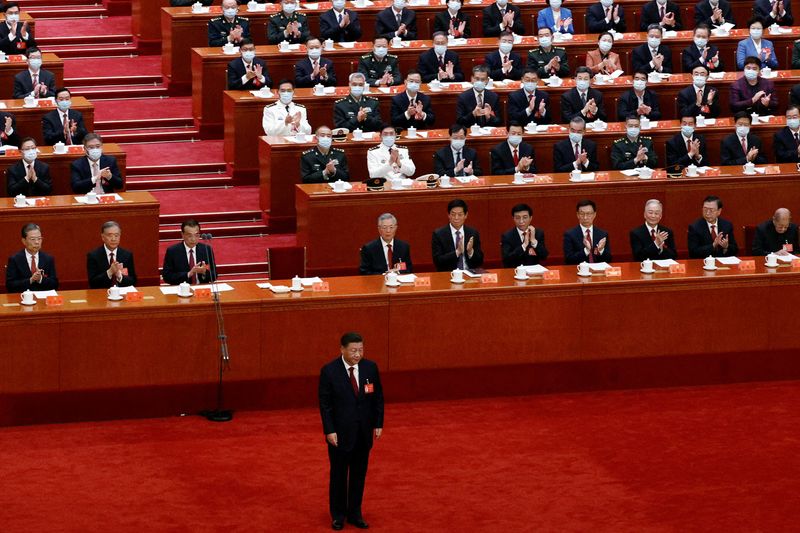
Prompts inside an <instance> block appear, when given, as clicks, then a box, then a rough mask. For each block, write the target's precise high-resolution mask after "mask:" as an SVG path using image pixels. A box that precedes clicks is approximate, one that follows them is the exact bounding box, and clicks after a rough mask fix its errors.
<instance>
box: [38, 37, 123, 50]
mask: <svg viewBox="0 0 800 533" xmlns="http://www.w3.org/2000/svg"><path fill="white" fill-rule="evenodd" d="M132 42H133V35H131V34H130V33H123V34H119V35H111V34H109V35H69V36H67V35H59V36H53V37H38V36H37V37H36V45H37V46H39V47H41V48H47V50H48V51H52V50H55V49H57V48H58V47H75V46H91V45H98V44H118V43H126V44H127V43H132Z"/></svg>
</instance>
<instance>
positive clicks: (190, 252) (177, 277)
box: [161, 218, 217, 285]
mask: <svg viewBox="0 0 800 533" xmlns="http://www.w3.org/2000/svg"><path fill="white" fill-rule="evenodd" d="M181 237H182V239H183V240H182V241H181V242H179V243H177V244H173V245H172V246H170V247H169V248H167V251H166V252H165V253H164V265H163V267H162V268H161V277H162V278H164V281H165V282H166V283H168V284H170V285H179V284H181V283H184V282H187V283H189V284H191V285H198V284H200V283H211V282H212V281H214V280H215V279H216V276H217V268H216V262H215V260H214V250H213V249H212V248H211V246H209V245H207V244H204V243H202V242H200V239H201V237H202V235H201V233H200V223H199V222H197V221H196V220H195V219H193V218H190V219H188V220H185V221H184V222H182V223H181Z"/></svg>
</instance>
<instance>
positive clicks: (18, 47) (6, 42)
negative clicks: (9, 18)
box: [0, 21, 36, 55]
mask: <svg viewBox="0 0 800 533" xmlns="http://www.w3.org/2000/svg"><path fill="white" fill-rule="evenodd" d="M34 46H36V41H35V40H34V38H33V31H32V28H30V27H28V38H27V39H23V38H22V21H20V22H19V23H17V31H16V32H14V34H13V35H12V34H11V28H9V27H8V24H6V23H5V22H2V23H0V50H2V51H3V52H5V53H6V54H9V55H11V54H24V53H25V50H27V49H28V48H31V47H34Z"/></svg>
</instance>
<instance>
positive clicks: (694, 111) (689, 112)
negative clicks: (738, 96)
mask: <svg viewBox="0 0 800 533" xmlns="http://www.w3.org/2000/svg"><path fill="white" fill-rule="evenodd" d="M711 89H712V87H711V86H709V85H708V84H706V86H705V87H703V104H704V105H708V93H709V91H710V90H711ZM719 99H720V94H719V91H716V94H715V95H714V100H713V102H712V103H711V105H710V106H708V111H706V112H704V111H702V110H701V109H700V107H698V106H697V91H696V89H695V88H694V85H689V86H688V87H685V88H683V89H681V92H679V93H678V109H679V110H680V112H681V113H682V115H681V116H692V117H696V116H697V115H703V116H704V117H706V118H716V117H718V116H719Z"/></svg>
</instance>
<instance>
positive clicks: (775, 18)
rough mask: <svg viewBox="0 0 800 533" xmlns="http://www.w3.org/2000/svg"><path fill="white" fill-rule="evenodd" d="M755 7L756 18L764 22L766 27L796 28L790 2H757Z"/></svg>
mask: <svg viewBox="0 0 800 533" xmlns="http://www.w3.org/2000/svg"><path fill="white" fill-rule="evenodd" d="M753 6H754V7H753V12H754V14H755V16H756V17H759V18H760V19H761V20H763V21H764V27H767V26H772V25H773V24H777V25H778V26H794V17H793V16H792V3H791V1H790V0H776V1H772V0H756V1H755V2H754V3H753Z"/></svg>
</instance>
